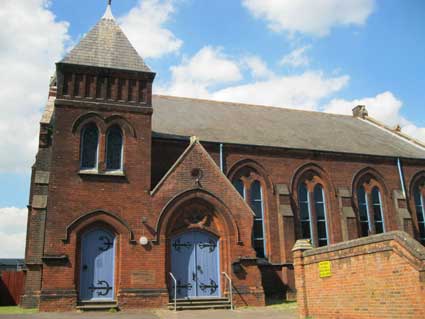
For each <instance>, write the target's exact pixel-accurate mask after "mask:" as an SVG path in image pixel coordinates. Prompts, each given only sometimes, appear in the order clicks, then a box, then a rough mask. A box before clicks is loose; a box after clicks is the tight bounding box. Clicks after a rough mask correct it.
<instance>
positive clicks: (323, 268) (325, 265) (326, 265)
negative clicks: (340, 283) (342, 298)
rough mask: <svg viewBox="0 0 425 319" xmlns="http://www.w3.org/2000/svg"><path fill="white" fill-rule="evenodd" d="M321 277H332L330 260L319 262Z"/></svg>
mask: <svg viewBox="0 0 425 319" xmlns="http://www.w3.org/2000/svg"><path fill="white" fill-rule="evenodd" d="M319 275H320V278H325V277H330V276H331V275H332V273H331V262H330V261H329V260H327V261H321V262H319Z"/></svg>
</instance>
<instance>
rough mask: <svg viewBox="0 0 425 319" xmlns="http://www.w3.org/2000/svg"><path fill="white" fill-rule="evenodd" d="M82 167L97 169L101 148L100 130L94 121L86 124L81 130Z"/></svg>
mask: <svg viewBox="0 0 425 319" xmlns="http://www.w3.org/2000/svg"><path fill="white" fill-rule="evenodd" d="M80 143H81V144H80V151H81V153H80V154H81V155H80V156H81V162H80V167H81V169H96V168H97V159H98V148H99V130H98V129H97V126H96V125H95V124H94V123H90V124H88V125H86V126H85V127H84V128H83V130H82V131H81V142H80Z"/></svg>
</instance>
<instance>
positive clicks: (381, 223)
mask: <svg viewBox="0 0 425 319" xmlns="http://www.w3.org/2000/svg"><path fill="white" fill-rule="evenodd" d="M357 205H358V220H359V226H360V229H359V234H360V236H362V237H364V236H368V235H369V234H381V233H383V232H385V220H384V209H383V204H382V194H381V190H380V188H379V187H378V186H377V181H376V180H375V179H374V178H372V177H370V176H367V177H366V178H364V179H363V182H361V183H359V186H358V187H357Z"/></svg>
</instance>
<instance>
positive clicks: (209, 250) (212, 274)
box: [171, 230, 221, 299]
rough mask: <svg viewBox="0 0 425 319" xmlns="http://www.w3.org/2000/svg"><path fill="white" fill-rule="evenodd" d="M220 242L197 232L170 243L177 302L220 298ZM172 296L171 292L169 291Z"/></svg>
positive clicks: (193, 231) (207, 234) (185, 233)
mask: <svg viewBox="0 0 425 319" xmlns="http://www.w3.org/2000/svg"><path fill="white" fill-rule="evenodd" d="M219 251H220V247H219V240H218V238H217V237H216V236H214V235H212V234H210V233H207V232H204V231H199V230H192V231H187V232H184V233H182V234H179V235H176V236H174V237H172V239H171V272H172V273H173V275H174V276H175V278H176V280H177V296H176V298H177V299H196V298H216V297H220V295H221V290H220V260H219V256H220V254H219ZM171 296H173V298H174V297H175V296H174V290H173V289H172V291H171Z"/></svg>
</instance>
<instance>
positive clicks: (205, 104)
mask: <svg viewBox="0 0 425 319" xmlns="http://www.w3.org/2000/svg"><path fill="white" fill-rule="evenodd" d="M153 108H154V113H153V131H154V133H155V134H156V135H157V136H160V135H173V136H183V137H189V136H194V135H195V136H198V137H199V138H200V140H201V141H207V142H221V143H233V144H245V145H258V146H271V147H282V148H291V149H304V150H318V151H330V152H338V153H350V154H365V155H378V156H389V157H403V158H422V159H425V148H423V147H421V146H419V145H416V144H414V143H412V142H409V141H408V140H407V139H403V138H402V137H400V136H397V135H396V134H394V133H392V132H390V131H389V130H386V129H384V128H380V127H378V126H377V125H375V124H373V123H372V122H369V121H367V120H363V119H360V118H356V117H353V116H347V115H336V114H328V113H322V112H309V111H299V110H292V109H285V108H277V107H265V106H258V105H246V104H236V103H226V102H217V101H209V100H199V99H189V98H181V97H171V96H159V95H154V96H153Z"/></svg>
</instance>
